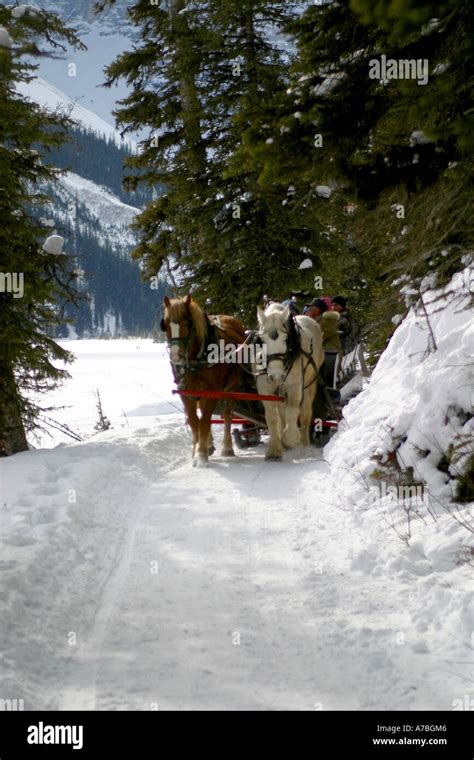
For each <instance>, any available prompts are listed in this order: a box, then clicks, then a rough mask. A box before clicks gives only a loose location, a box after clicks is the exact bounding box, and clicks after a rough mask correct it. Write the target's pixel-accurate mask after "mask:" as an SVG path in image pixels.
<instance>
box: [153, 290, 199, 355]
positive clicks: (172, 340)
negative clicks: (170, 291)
mask: <svg viewBox="0 0 474 760" xmlns="http://www.w3.org/2000/svg"><path fill="white" fill-rule="evenodd" d="M163 307H164V313H163V319H162V320H161V329H162V330H163V331H164V332H166V338H167V342H168V346H169V349H170V359H171V363H172V364H174V365H176V366H178V365H185V364H186V363H187V361H188V360H189V359H192V358H193V356H194V353H195V352H196V351H197V350H199V346H200V345H201V342H202V341H203V339H204V337H205V335H206V333H207V325H206V319H205V316H204V313H203V312H202V310H201V308H200V307H199V305H198V304H197V303H196V301H194V300H193V299H192V298H191V296H190V295H187V296H186V297H185V298H168V296H165V297H164V299H163Z"/></svg>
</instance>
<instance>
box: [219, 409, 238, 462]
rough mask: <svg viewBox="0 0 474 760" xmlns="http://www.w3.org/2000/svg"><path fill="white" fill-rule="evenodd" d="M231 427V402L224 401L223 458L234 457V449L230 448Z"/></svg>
mask: <svg viewBox="0 0 474 760" xmlns="http://www.w3.org/2000/svg"><path fill="white" fill-rule="evenodd" d="M231 426H232V402H229V401H226V402H225V403H224V440H223V441H222V452H221V455H222V456H223V457H233V456H235V453H234V449H233V446H232V436H231V434H230V429H231Z"/></svg>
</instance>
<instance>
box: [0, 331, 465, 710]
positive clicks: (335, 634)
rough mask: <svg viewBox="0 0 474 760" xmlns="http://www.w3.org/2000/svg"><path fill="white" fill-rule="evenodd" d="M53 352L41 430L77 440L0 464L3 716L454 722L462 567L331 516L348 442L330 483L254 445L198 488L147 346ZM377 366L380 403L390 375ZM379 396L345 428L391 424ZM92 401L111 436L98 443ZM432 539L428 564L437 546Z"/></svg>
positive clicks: (460, 683) (339, 508) (460, 661)
mask: <svg viewBox="0 0 474 760" xmlns="http://www.w3.org/2000/svg"><path fill="white" fill-rule="evenodd" d="M410 319H411V318H410V317H408V318H407V319H406V320H405V322H404V323H403V324H402V325H401V327H400V328H399V330H400V331H401V332H402V333H403V330H407V329H408V325H409V323H410ZM405 323H406V326H405ZM450 324H451V323H450ZM412 329H414V327H413V328H412ZM453 329H454V326H453ZM458 337H459V335H458ZM453 338H454V335H452V337H451V342H452V341H453ZM403 343H404V338H403V334H402V337H401V338H397V339H396V341H395V346H400V345H403ZM63 345H64V346H66V347H67V348H69V349H70V350H72V351H73V352H74V353H75V354H76V355H77V361H76V363H75V364H74V365H73V366H72V368H71V370H70V371H71V373H72V379H71V380H70V381H68V382H67V383H66V384H65V385H64V386H63V387H62V389H59V390H57V391H55V392H54V393H51V394H49V395H48V397H47V398H46V399H45V401H47V405H48V406H52V405H61V406H62V407H63V408H62V409H58V410H56V411H54V412H48V413H47V418H48V420H49V421H50V423H49V424H52V423H51V419H54V420H55V424H58V423H59V424H60V425H63V426H64V425H67V426H68V429H69V431H71V432H73V433H74V434H75V435H76V436H78V437H79V438H80V440H72V439H71V438H70V437H69V435H67V434H66V433H64V432H61V431H60V430H58V429H55V428H52V427H51V428H50V432H51V435H52V436H53V437H52V438H50V439H48V438H47V437H43V438H42V439H41V440H36V441H35V442H34V444H35V446H36V447H37V448H36V449H32V450H31V451H29V452H26V453H23V454H18V455H16V456H13V457H9V458H7V459H4V460H1V461H0V483H1V490H2V509H1V513H0V514H1V518H2V520H1V556H2V559H1V561H0V605H1V615H0V620H1V623H0V631H1V635H0V640H1V642H2V644H1V649H0V658H1V662H2V668H1V669H0V674H1V675H0V698H3V699H15V698H16V699H24V700H25V709H43V708H49V709H99V710H105V709H111V710H116V709H119V710H123V709H140V710H150V709H151V710H154V709H160V710H167V709H192V710H206V709H298V710H315V709H316V710H319V709H322V710H329V709H339V710H347V709H357V710H372V709H378V710H386V709H453V707H454V705H456V704H460V703H461V702H462V700H464V696H465V694H466V693H467V690H468V684H467V677H466V671H467V665H466V663H468V662H469V659H470V656H471V654H472V650H471V649H470V648H469V647H470V643H469V637H468V634H467V630H466V626H465V622H466V617H465V616H466V615H467V606H466V599H467V591H468V583H469V574H468V570H467V567H466V565H465V564H464V563H459V564H458V565H457V566H455V562H454V558H453V562H452V563H451V565H450V566H449V567H447V566H441V565H440V564H439V562H435V564H434V565H433V564H432V558H433V554H431V555H430V556H426V555H424V554H423V552H422V547H423V544H422V543H420V541H421V539H416V540H415V541H414V543H412V544H410V545H409V546H407V545H406V543H404V542H402V541H400V539H399V538H398V536H397V535H396V532H395V531H394V530H392V529H390V528H388V526H383V527H380V525H379V520H378V515H377V514H375V511H376V510H369V509H361V508H360V500H361V498H362V496H361V495H360V494H359V491H358V490H357V488H356V487H354V498H353V500H352V502H351V501H350V499H349V500H348V499H347V498H345V499H343V498H342V497H341V495H340V491H339V490H337V483H338V480H340V479H342V478H345V477H346V474H345V472H346V470H345V466H346V463H344V468H343V467H340V466H339V465H340V457H341V456H342V448H341V447H342V443H341V442H342V441H344V440H346V441H348V438H347V436H349V433H348V432H347V431H346V432H344V433H342V434H341V435H340V436H339V437H338V439H335V440H334V443H333V444H332V451H331V452H330V457H329V458H330V461H331V462H332V463H333V466H334V471H333V475H335V477H332V476H331V470H330V467H329V465H328V463H327V462H325V461H324V458H323V455H322V453H321V452H320V451H319V450H317V449H314V448H312V447H311V448H310V449H308V450H302V449H295V450H292V451H287V452H285V454H284V461H283V462H282V463H279V462H267V461H265V460H264V446H263V445H261V446H259V447H256V448H254V449H246V450H244V451H240V450H237V456H236V457H235V458H233V459H224V458H221V457H220V456H219V453H218V452H219V446H218V447H217V453H216V454H214V456H213V457H212V458H211V464H210V466H209V468H207V469H204V470H201V469H193V468H192V466H191V446H190V434H189V431H188V430H187V429H186V426H185V423H184V417H183V413H182V411H181V408H180V404H179V402H178V401H177V400H176V397H175V396H173V395H172V389H173V380H172V376H171V371H170V367H169V361H168V356H167V352H166V350H165V348H164V346H163V345H160V344H154V343H152V342H151V341H148V340H128V341H118V340H110V341H98V340H95V341H88V340H84V341H64V342H63ZM415 350H416V349H415ZM389 351H390V349H389ZM397 352H398V350H397ZM387 357H388V358H387ZM382 361H383V362H385V372H389V373H391V374H393V377H394V381H395V378H396V377H398V374H397V372H398V370H397V369H396V366H394V361H393V356H392V359H390V356H389V354H388V353H387V355H386V357H385V358H384V359H382ZM428 361H432V359H430V358H428ZM395 364H396V363H395ZM378 377H380V372H379V373H378V374H377V373H376V374H374V378H373V380H372V382H371V384H370V386H369V388H368V390H367V391H365V392H364V393H362V394H361V395H360V396H359V397H358V398H357V399H355V400H354V401H352V402H351V404H350V406H349V408H348V411H347V415H346V417H347V419H348V421H349V422H348V424H350V420H351V419H352V420H353V419H354V417H353V415H355V414H360V409H361V407H362V406H363V404H364V403H367V402H366V401H365V402H364V399H366V400H367V398H368V396H369V395H370V394H373V399H375V398H377V404H378V405H379V406H380V409H379V411H378V413H379V415H380V417H381V416H382V409H383V408H385V409H386V408H387V404H390V403H391V398H392V395H391V394H390V397H389V398H383V399H382V396H381V393H380V394H379V395H378V396H377V392H376V389H377V387H378V384H379V383H380V382H382V381H381V380H378ZM96 390H99V392H100V396H101V401H102V407H103V413H104V415H105V416H106V417H107V418H108V419H109V420H110V422H111V424H112V427H111V428H110V429H108V430H106V431H103V432H97V430H96V429H95V425H96V421H97V417H98V415H97V411H96V404H97V398H96V396H95V391H96ZM358 410H359V411H358ZM375 414H376V412H375V410H373V409H372V410H371V418H373V419H375ZM373 424H374V425H375V424H376V423H375V422H374V423H373ZM216 428H217V431H216V439H217V443H218V442H219V439H220V437H221V429H220V426H216ZM374 429H375V428H374ZM372 435H373V431H372V432H371V431H369V430H364V431H361V436H360V440H359V439H358V440H357V441H356V442H354V439H351V440H350V441H348V446H347V447H346V458H347V462H348V466H349V468H350V461H351V460H349V457H350V449H349V448H348V447H349V445H352V446H354V448H356V449H357V450H358V451H359V452H361V451H362V448H361V447H362V446H364V447H365V448H367V450H369V448H370V445H369V442H370V439H371V436H372ZM377 445H380V444H379V443H377ZM368 456H369V455H368ZM338 458H339V459H338ZM437 525H438V529H439V531H440V532H439V542H438V545H439V547H440V548H441V544H442V540H443V537H444V540H445V541H446V542H449V541H451V539H452V537H453V531H451V532H450V531H449V529H447V530H446V531H445V532H441V527H442V525H445V523H441V522H438V524H437ZM452 526H453V527H454V528H455V527H456V525H455V523H454V521H452ZM446 527H447V526H446ZM425 530H427V529H426V527H425ZM433 536H434V534H433ZM425 546H426V544H425ZM433 548H434V544H433ZM454 700H461V702H459V703H458V702H454ZM462 703H463V704H464V703H465V702H462Z"/></svg>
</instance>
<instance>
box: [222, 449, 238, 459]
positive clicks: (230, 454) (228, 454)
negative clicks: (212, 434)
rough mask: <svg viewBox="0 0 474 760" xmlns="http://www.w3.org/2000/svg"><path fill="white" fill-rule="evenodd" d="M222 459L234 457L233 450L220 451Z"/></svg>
mask: <svg viewBox="0 0 474 760" xmlns="http://www.w3.org/2000/svg"><path fill="white" fill-rule="evenodd" d="M221 456H222V457H235V452H234V449H222V452H221Z"/></svg>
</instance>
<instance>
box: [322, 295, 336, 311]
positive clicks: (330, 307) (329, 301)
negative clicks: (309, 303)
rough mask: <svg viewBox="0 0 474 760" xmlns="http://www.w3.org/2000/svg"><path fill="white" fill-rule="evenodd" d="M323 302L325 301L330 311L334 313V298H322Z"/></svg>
mask: <svg viewBox="0 0 474 760" xmlns="http://www.w3.org/2000/svg"><path fill="white" fill-rule="evenodd" d="M321 301H324V303H325V304H326V306H327V307H328V311H334V309H333V305H332V298H331V297H330V296H321Z"/></svg>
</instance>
